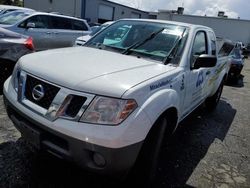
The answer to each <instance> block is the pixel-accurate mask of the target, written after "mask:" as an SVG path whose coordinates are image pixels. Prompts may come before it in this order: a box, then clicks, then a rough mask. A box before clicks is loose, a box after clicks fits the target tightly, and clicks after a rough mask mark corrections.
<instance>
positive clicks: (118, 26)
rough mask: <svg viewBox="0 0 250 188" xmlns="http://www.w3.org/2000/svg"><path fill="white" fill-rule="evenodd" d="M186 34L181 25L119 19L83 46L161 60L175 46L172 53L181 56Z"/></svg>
mask: <svg viewBox="0 0 250 188" xmlns="http://www.w3.org/2000/svg"><path fill="white" fill-rule="evenodd" d="M187 34H188V29H187V28H186V27H184V26H179V25H174V24H165V23H154V22H145V21H135V20H121V21H118V22H116V23H114V24H112V25H111V26H110V27H109V28H107V29H105V30H103V31H101V32H100V33H99V34H97V35H96V36H95V37H93V38H92V39H91V40H90V41H88V42H87V43H86V45H85V46H89V47H93V48H99V49H104V50H111V51H116V52H119V53H124V52H126V53H124V54H127V55H136V56H138V57H145V58H150V59H153V60H158V61H164V59H165V58H167V57H168V56H169V54H170V53H172V51H173V48H176V47H177V46H178V47H177V48H178V49H176V50H175V51H176V53H175V54H176V55H180V52H182V49H183V48H184V43H185V41H186V38H187ZM181 38H184V39H185V40H180V39H181ZM128 52H129V53H128Z"/></svg>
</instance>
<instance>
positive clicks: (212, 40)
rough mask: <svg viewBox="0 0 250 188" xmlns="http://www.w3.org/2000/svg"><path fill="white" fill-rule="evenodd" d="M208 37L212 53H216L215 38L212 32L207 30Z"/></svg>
mask: <svg viewBox="0 0 250 188" xmlns="http://www.w3.org/2000/svg"><path fill="white" fill-rule="evenodd" d="M209 38H210V43H211V50H212V55H216V38H215V36H214V34H213V32H211V31H209Z"/></svg>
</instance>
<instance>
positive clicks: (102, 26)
mask: <svg viewBox="0 0 250 188" xmlns="http://www.w3.org/2000/svg"><path fill="white" fill-rule="evenodd" d="M108 26H109V24H103V25H101V26H99V27H97V28H95V29H94V30H93V31H92V32H91V33H90V36H94V35H95V34H96V33H98V32H99V31H101V30H103V29H105V28H106V27H108Z"/></svg>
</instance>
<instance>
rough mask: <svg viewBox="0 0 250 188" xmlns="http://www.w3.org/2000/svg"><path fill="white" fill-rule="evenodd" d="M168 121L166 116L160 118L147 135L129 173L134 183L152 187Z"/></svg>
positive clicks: (130, 179)
mask: <svg viewBox="0 0 250 188" xmlns="http://www.w3.org/2000/svg"><path fill="white" fill-rule="evenodd" d="M168 122H169V121H167V118H166V117H162V118H160V119H159V120H157V121H156V123H155V124H154V125H153V127H152V129H151V130H150V132H149V134H148V135H147V137H146V139H145V141H144V144H143V146H142V149H141V151H140V153H139V156H138V158H137V160H136V164H135V166H134V168H133V169H132V171H131V172H130V173H129V181H132V182H133V184H136V185H137V186H139V187H147V188H149V187H152V184H153V182H154V179H155V176H156V172H157V167H158V162H159V156H160V151H161V148H162V145H163V141H164V140H165V139H164V136H165V135H166V131H167V124H168Z"/></svg>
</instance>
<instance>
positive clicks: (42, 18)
mask: <svg viewBox="0 0 250 188" xmlns="http://www.w3.org/2000/svg"><path fill="white" fill-rule="evenodd" d="M27 23H34V24H35V28H41V29H43V28H44V29H45V28H48V25H49V23H48V17H47V16H46V15H36V16H32V17H30V18H28V19H27V20H25V21H23V22H22V23H21V24H20V25H19V27H22V28H26V26H27Z"/></svg>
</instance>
